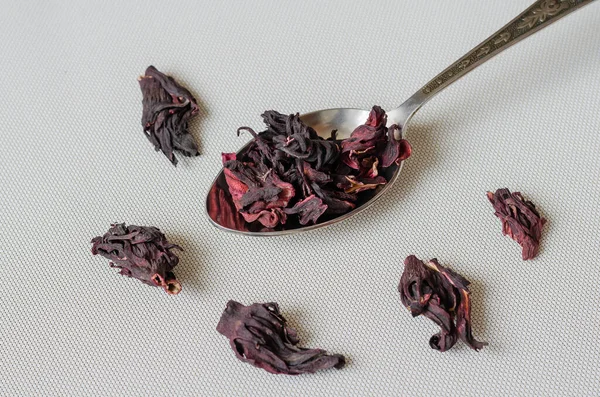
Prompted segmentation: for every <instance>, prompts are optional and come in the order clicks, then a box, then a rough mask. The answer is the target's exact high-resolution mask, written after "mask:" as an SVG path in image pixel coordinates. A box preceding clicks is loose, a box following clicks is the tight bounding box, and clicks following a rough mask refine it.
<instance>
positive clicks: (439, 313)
mask: <svg viewBox="0 0 600 397" xmlns="http://www.w3.org/2000/svg"><path fill="white" fill-rule="evenodd" d="M468 285H469V281H468V280H467V279H465V278H464V277H462V276H461V275H459V274H457V273H455V272H453V271H452V270H450V269H447V268H445V267H443V266H442V265H440V264H439V263H438V261H437V260H436V259H432V260H430V261H429V262H428V263H427V265H426V264H424V263H423V262H422V261H421V260H419V259H418V258H417V257H416V256H414V255H410V256H408V257H407V258H406V259H405V260H404V272H403V273H402V277H401V278H400V283H399V284H398V291H399V292H400V299H401V300H402V304H403V305H404V306H405V307H406V308H408V309H409V310H410V311H411V314H412V315H413V317H415V316H418V315H421V314H422V315H424V316H425V317H427V318H429V319H430V320H432V321H433V322H435V323H436V324H437V325H438V326H439V327H440V332H438V333H437V334H435V335H433V336H432V337H431V339H430V340H429V345H430V346H431V348H432V349H435V350H439V351H441V352H444V351H446V350H448V349H450V348H451V347H452V346H454V344H455V343H456V340H457V339H458V338H460V339H461V340H462V341H463V342H465V343H466V344H467V345H469V346H470V347H471V348H472V349H474V350H476V351H478V350H480V349H481V348H483V347H484V346H486V345H487V343H486V342H479V341H477V340H475V338H473V335H472V331H471V328H472V327H471V300H470V292H469V289H468Z"/></svg>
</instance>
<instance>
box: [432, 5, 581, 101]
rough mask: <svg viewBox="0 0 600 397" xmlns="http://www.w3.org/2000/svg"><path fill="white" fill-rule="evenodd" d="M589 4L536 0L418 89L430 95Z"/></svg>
mask: <svg viewBox="0 0 600 397" xmlns="http://www.w3.org/2000/svg"><path fill="white" fill-rule="evenodd" d="M591 1H593V0H538V1H537V2H536V3H534V4H533V5H532V6H531V7H529V8H528V9H527V10H525V11H524V12H523V14H522V15H521V16H520V17H518V18H517V19H515V20H513V21H512V22H511V23H509V24H508V25H506V26H505V27H503V28H502V29H500V30H499V31H498V32H497V33H496V34H494V35H492V36H491V37H490V38H489V39H487V40H486V41H484V42H483V43H481V44H480V45H479V46H477V47H475V48H474V49H473V50H472V51H471V52H469V53H467V54H466V55H465V56H464V57H462V58H461V59H459V60H458V61H457V62H456V63H454V64H453V65H452V66H450V67H449V68H448V69H446V70H445V71H443V72H442V73H441V74H439V75H438V76H436V77H435V78H434V79H433V80H431V81H430V82H429V83H428V84H427V85H425V86H424V87H423V88H422V89H421V92H422V93H423V94H425V95H428V96H429V94H432V93H435V92H436V91H439V90H440V89H441V87H443V86H445V85H447V84H446V83H448V84H450V83H452V82H453V81H455V80H457V79H458V78H460V77H461V76H462V75H463V74H465V73H466V72H468V71H469V70H471V69H473V68H475V67H477V66H478V65H479V64H481V63H483V62H484V61H485V60H487V59H488V58H491V57H492V56H494V55H495V54H497V53H499V52H500V51H502V50H503V49H504V47H508V46H510V45H512V44H514V43H516V42H517V41H519V40H521V39H523V38H525V37H527V36H529V35H530V34H532V33H533V32H534V31H537V30H538V28H540V29H541V27H542V25H547V24H549V23H550V22H551V21H552V20H554V19H558V18H560V17H561V16H563V15H566V14H569V13H570V12H571V11H574V10H575V9H577V8H579V7H580V6H582V5H585V4H587V3H590V2H591Z"/></svg>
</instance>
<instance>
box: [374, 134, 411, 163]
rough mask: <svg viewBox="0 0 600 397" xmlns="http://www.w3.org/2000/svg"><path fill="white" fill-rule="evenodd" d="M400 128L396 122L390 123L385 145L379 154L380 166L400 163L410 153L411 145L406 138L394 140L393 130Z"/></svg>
mask: <svg viewBox="0 0 600 397" xmlns="http://www.w3.org/2000/svg"><path fill="white" fill-rule="evenodd" d="M396 130H400V127H398V125H397V124H394V125H392V126H391V127H390V128H389V130H388V141H387V145H386V147H385V149H384V151H383V153H382V154H381V166H382V167H383V168H387V167H389V166H391V165H392V164H396V165H398V164H400V162H401V161H404V160H406V159H407V158H409V157H410V155H411V153H412V147H411V146H410V143H408V141H407V140H406V139H399V140H396V138H395V137H394V134H395V131H396Z"/></svg>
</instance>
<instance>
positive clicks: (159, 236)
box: [92, 223, 181, 295]
mask: <svg viewBox="0 0 600 397" xmlns="http://www.w3.org/2000/svg"><path fill="white" fill-rule="evenodd" d="M172 249H179V250H181V247H179V246H177V245H175V244H170V243H169V242H168V241H167V238H166V237H165V235H164V234H163V233H161V231H160V230H159V229H157V228H155V227H147V226H134V225H129V226H125V224H124V223H119V224H113V225H111V227H110V229H109V230H108V232H107V233H106V234H104V236H98V237H94V238H93V239H92V254H94V255H97V254H99V255H102V256H103V257H105V258H107V259H109V260H111V262H110V263H109V265H110V267H116V268H118V269H120V270H121V271H120V272H119V273H120V274H122V275H123V276H127V277H133V278H136V279H138V280H140V281H141V282H143V283H145V284H148V285H152V286H155V287H161V288H163V289H164V290H165V291H166V292H167V293H168V294H170V295H176V294H178V293H179V292H180V291H181V284H180V283H179V281H177V279H176V278H175V274H173V268H174V267H175V266H177V263H178V262H179V258H178V257H177V255H175V254H174V253H173V252H171V250H172Z"/></svg>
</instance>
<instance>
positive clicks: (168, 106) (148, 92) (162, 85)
mask: <svg viewBox="0 0 600 397" xmlns="http://www.w3.org/2000/svg"><path fill="white" fill-rule="evenodd" d="M139 83H140V88H141V89H142V94H143V100H142V104H143V107H144V109H143V114H142V125H143V126H144V133H145V134H146V137H147V138H148V139H149V140H150V142H152V144H153V145H154V147H155V149H156V150H161V151H162V152H163V153H164V155H165V156H167V158H168V159H169V160H170V161H171V163H173V165H177V159H176V158H175V156H174V155H173V150H177V151H179V152H181V153H182V154H183V155H184V156H188V157H189V156H197V155H198V146H197V145H196V142H195V141H194V138H193V137H192V136H191V135H190V133H189V132H188V121H189V119H190V118H192V116H194V115H195V114H196V113H198V109H199V108H198V104H197V103H196V99H195V98H194V96H193V95H192V94H191V93H190V92H189V91H188V90H187V89H185V88H184V87H182V86H181V85H179V84H178V83H177V82H176V81H175V80H174V79H173V78H172V77H170V76H167V75H165V74H163V73H161V72H159V71H158V70H157V69H156V68H155V67H154V66H149V67H148V69H146V73H145V74H144V76H141V77H140V78H139Z"/></svg>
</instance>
